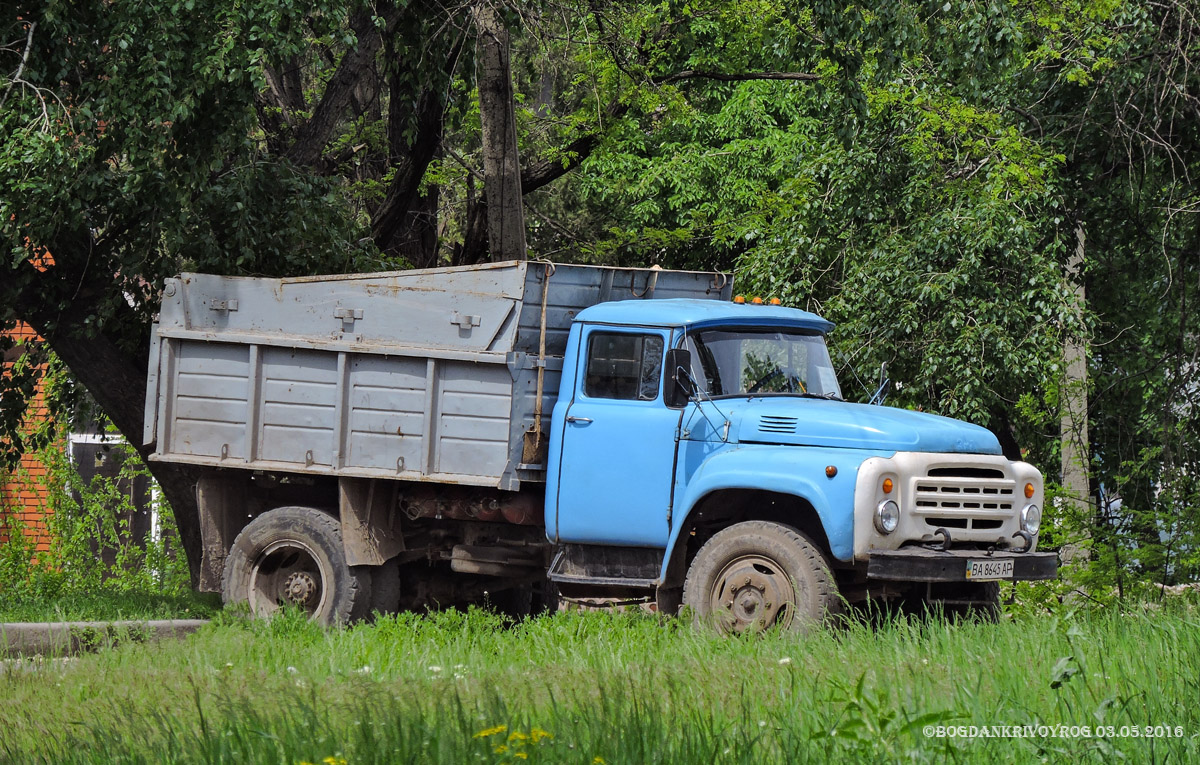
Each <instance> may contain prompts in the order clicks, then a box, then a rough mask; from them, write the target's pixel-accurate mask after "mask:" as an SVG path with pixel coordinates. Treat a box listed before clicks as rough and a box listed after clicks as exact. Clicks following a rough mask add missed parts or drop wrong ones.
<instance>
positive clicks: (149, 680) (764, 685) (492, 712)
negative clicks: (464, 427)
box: [0, 606, 1200, 765]
mask: <svg viewBox="0 0 1200 765" xmlns="http://www.w3.org/2000/svg"><path fill="white" fill-rule="evenodd" d="M0 699H3V703H0V759H4V760H8V761H13V762H68V763H71V762H164V761H165V762H231V763H232V762H238V763H243V762H266V763H289V764H294V763H300V762H312V763H321V762H322V761H325V762H326V763H338V762H341V761H342V760H343V759H344V760H346V761H347V762H348V763H350V764H352V765H353V764H357V763H376V762H378V763H408V762H453V763H460V762H478V763H523V762H530V763H532V762H547V763H550V762H553V763H559V762H562V763H587V764H592V765H597V764H598V763H600V762H604V763H642V762H661V763H677V762H699V763H743V762H745V763H751V762H753V763H760V762H788V763H791V762H800V763H803V762H826V761H830V760H835V761H836V760H853V761H866V762H926V761H939V762H941V761H953V762H987V763H993V762H1014V761H1016V762H1024V761H1038V760H1046V761H1063V760H1074V761H1081V762H1088V761H1094V762H1110V761H1112V760H1113V759H1117V758H1122V757H1123V758H1125V759H1128V760H1129V761H1131V762H1143V761H1160V762H1165V761H1172V762H1185V761H1192V760H1196V759H1198V758H1200V711H1198V710H1197V702H1198V701H1200V614H1198V612H1197V611H1196V610H1195V609H1194V608H1189V607H1184V606H1179V607H1172V608H1165V609H1155V610H1144V609H1140V608H1139V609H1138V610H1135V611H1131V612H1125V613H1121V612H1118V611H1116V610H1113V611H1109V612H1081V613H1074V614H1066V615H1062V616H1051V617H1041V618H1035V617H1032V616H1022V617H1019V618H1017V619H1015V620H1011V621H1002V622H1000V623H998V624H979V623H974V622H966V623H961V624H947V623H945V622H943V621H937V620H933V621H909V620H906V619H889V620H882V621H881V623H879V624H874V625H868V624H866V623H862V622H858V623H854V624H851V625H850V626H847V627H844V628H838V629H833V630H827V631H817V632H814V633H812V634H810V635H807V636H804V637H795V636H791V635H780V634H767V635H760V636H752V637H744V638H734V639H721V638H717V637H714V636H711V635H709V634H706V633H702V632H697V631H695V630H693V629H691V628H690V627H688V626H686V625H685V624H684V623H682V622H680V621H677V620H666V621H660V620H659V619H657V618H655V617H652V616H649V615H645V614H640V613H634V614H608V613H560V614H556V615H554V616H552V617H545V618H540V619H534V620H530V621H527V622H524V623H522V624H519V625H515V626H513V625H511V624H509V623H507V622H505V621H504V620H503V619H501V618H500V617H496V616H492V615H489V614H486V613H483V612H475V611H472V612H470V613H467V614H462V613H455V612H446V613H439V614H434V615H431V616H425V617H420V616H415V615H401V616H399V617H395V618H387V619H382V620H380V621H379V622H377V623H375V624H372V625H362V626H358V627H354V628H351V629H345V630H332V631H327V632H326V631H322V630H320V629H319V628H317V627H315V626H313V625H311V624H308V623H307V622H305V621H303V620H302V619H299V618H296V617H295V616H283V617H280V618H277V619H275V620H274V621H273V622H270V623H263V622H243V621H240V620H237V619H234V618H231V617H221V618H219V619H218V620H217V622H216V623H214V624H213V625H210V626H209V627H207V628H205V629H204V630H202V631H200V632H199V633H197V634H196V635H194V636H192V637H191V638H189V639H187V640H186V641H183V642H176V643H158V644H153V645H139V646H126V647H121V648H117V649H114V650H110V651H105V652H102V653H99V654H95V655H90V656H84V657H81V658H79V659H77V660H74V661H71V662H66V663H46V664H40V665H37V664H30V663H27V662H26V663H16V664H9V665H8V666H7V667H6V669H4V670H0ZM1037 724H1049V725H1059V724H1066V725H1076V726H1079V725H1089V726H1093V727H1095V726H1098V725H1111V726H1115V727H1116V728H1117V729H1120V728H1121V727H1122V726H1138V727H1139V728H1144V727H1145V726H1153V725H1162V726H1169V727H1170V728H1171V729H1172V731H1171V732H1172V733H1174V729H1175V728H1176V727H1180V728H1182V730H1183V734H1184V735H1183V737H1174V736H1172V737H1170V738H1122V737H1119V736H1117V737H1076V738H1053V737H1034V738H1023V739H1017V738H1008V739H997V738H977V739H965V738H947V737H942V738H938V737H927V736H926V735H924V734H923V733H922V729H923V728H924V726H926V725H935V726H936V725H967V726H969V725H976V726H980V725H1037Z"/></svg>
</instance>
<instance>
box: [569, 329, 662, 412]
mask: <svg viewBox="0 0 1200 765" xmlns="http://www.w3.org/2000/svg"><path fill="white" fill-rule="evenodd" d="M662 362H663V339H662V337H661V336H659V335H636V334H626V333H618V332H593V333H592V335H591V339H590V340H589V341H588V355H587V374H586V375H585V377H584V381H583V392H584V393H585V394H586V395H588V396H590V397H592V398H616V399H626V400H636V401H653V400H654V399H656V398H658V390H659V387H660V383H661V380H662Z"/></svg>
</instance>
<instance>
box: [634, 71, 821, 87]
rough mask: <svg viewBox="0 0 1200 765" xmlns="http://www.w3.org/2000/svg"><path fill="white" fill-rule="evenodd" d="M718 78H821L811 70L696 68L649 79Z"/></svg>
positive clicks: (664, 81)
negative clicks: (767, 70) (750, 70)
mask: <svg viewBox="0 0 1200 765" xmlns="http://www.w3.org/2000/svg"><path fill="white" fill-rule="evenodd" d="M695 79H704V80H720V81H721V82H745V81H748V80H800V81H805V82H808V81H812V80H819V79H821V75H819V74H813V73H812V72H735V73H726V72H706V71H702V70H698V69H685V70H683V71H682V72H676V73H675V74H670V75H667V76H666V77H659V78H655V79H652V80H650V81H651V82H652V83H654V84H655V85H666V84H668V83H671V82H678V81H679V80H695Z"/></svg>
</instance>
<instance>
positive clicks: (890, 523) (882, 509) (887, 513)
mask: <svg viewBox="0 0 1200 765" xmlns="http://www.w3.org/2000/svg"><path fill="white" fill-rule="evenodd" d="M899 525H900V505H897V504H896V500H894V499H885V500H884V501H882V502H880V503H879V507H877V508H875V528H877V529H879V531H880V533H882V534H891V533H892V532H893V531H895V530H896V527H897V526H899Z"/></svg>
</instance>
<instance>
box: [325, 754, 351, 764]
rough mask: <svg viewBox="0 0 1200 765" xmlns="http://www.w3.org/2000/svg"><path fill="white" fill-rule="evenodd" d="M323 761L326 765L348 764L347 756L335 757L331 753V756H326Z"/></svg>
mask: <svg viewBox="0 0 1200 765" xmlns="http://www.w3.org/2000/svg"><path fill="white" fill-rule="evenodd" d="M321 762H323V763H325V765H346V758H345V757H335V756H333V755H330V756H328V757H326V758H325V759H323V760H321Z"/></svg>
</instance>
